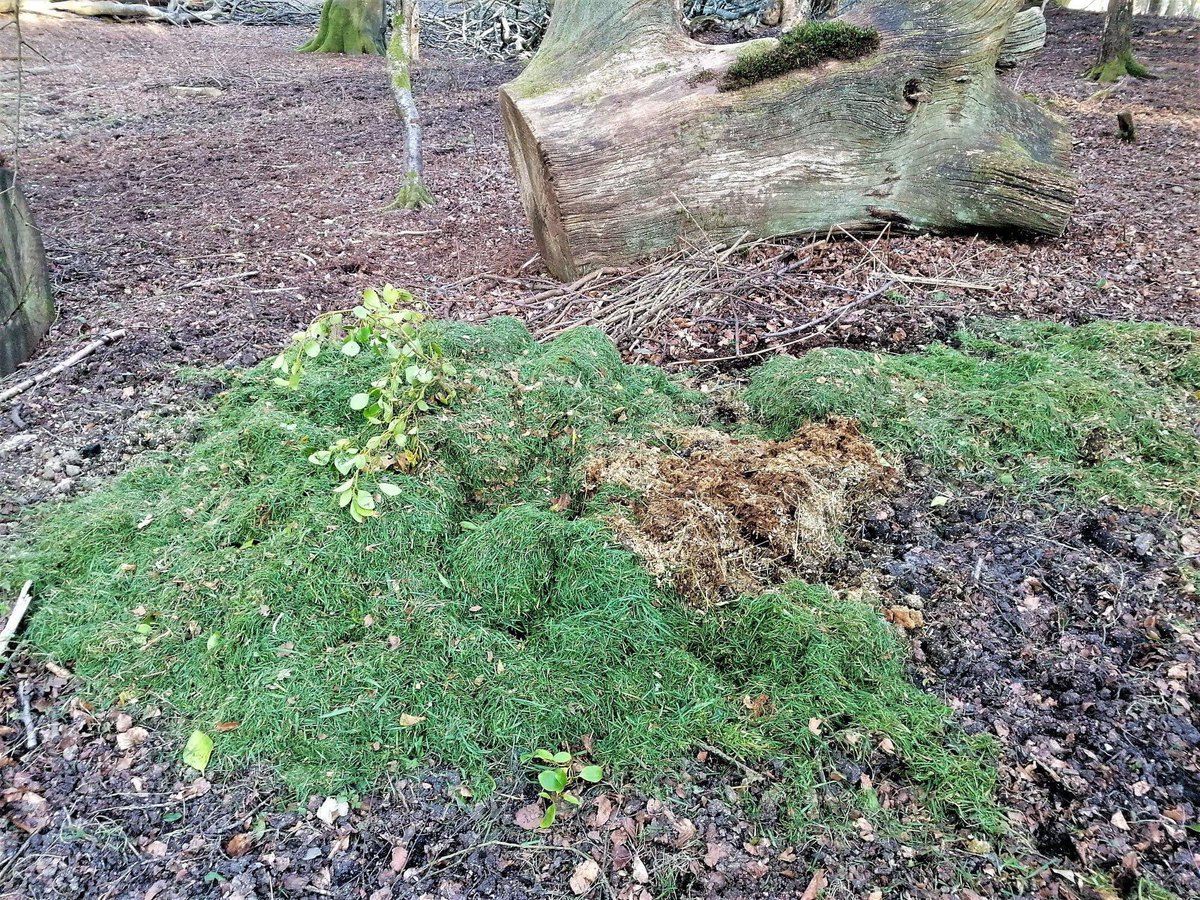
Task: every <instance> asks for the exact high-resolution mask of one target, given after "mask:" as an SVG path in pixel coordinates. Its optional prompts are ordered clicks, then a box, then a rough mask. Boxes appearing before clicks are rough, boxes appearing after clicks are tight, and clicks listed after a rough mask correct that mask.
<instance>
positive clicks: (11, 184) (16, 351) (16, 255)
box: [0, 167, 54, 375]
mask: <svg viewBox="0 0 1200 900" xmlns="http://www.w3.org/2000/svg"><path fill="white" fill-rule="evenodd" d="M53 322H54V298H53V297H52V296H51V293H50V279H49V277H48V276H47V274H46V253H45V250H44V249H43V248H42V236H41V232H39V231H38V229H37V226H36V225H34V224H33V219H32V216H31V215H30V213H29V207H28V206H27V205H26V203H25V197H24V196H23V195H22V194H21V189H20V188H19V187H17V185H16V183H15V181H14V180H13V174H12V172H11V171H9V170H8V169H6V168H2V167H0V375H7V374H9V373H10V372H12V371H14V370H15V369H16V368H17V366H19V365H20V364H21V363H23V362H24V361H25V360H27V359H28V358H29V357H30V356H31V355H32V354H33V351H34V350H35V349H36V348H37V345H38V343H39V342H40V341H41V339H42V338H43V337H45V335H46V332H47V331H49V330H50V326H51V324H53Z"/></svg>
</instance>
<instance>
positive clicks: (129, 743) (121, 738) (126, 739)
mask: <svg viewBox="0 0 1200 900" xmlns="http://www.w3.org/2000/svg"><path fill="white" fill-rule="evenodd" d="M149 736H150V732H148V731H147V730H146V729H145V728H142V727H140V726H138V725H134V726H132V727H131V728H128V729H126V730H125V731H122V732H121V733H119V734H118V735H117V749H118V750H132V749H133V748H134V747H136V746H138V745H139V744H142V743H145V741H146V738H148V737H149Z"/></svg>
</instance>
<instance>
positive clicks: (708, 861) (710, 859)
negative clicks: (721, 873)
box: [704, 841, 730, 869]
mask: <svg viewBox="0 0 1200 900" xmlns="http://www.w3.org/2000/svg"><path fill="white" fill-rule="evenodd" d="M729 851H730V847H729V845H728V844H716V843H713V842H712V841H709V842H708V847H707V848H706V850H705V853H704V864H705V865H706V866H708V867H709V868H710V869H715V868H716V867H717V863H719V862H720V861H721V860H723V859H724V858H725V857H727V856H728V855H729Z"/></svg>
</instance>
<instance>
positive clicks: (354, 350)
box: [342, 341, 362, 356]
mask: <svg viewBox="0 0 1200 900" xmlns="http://www.w3.org/2000/svg"><path fill="white" fill-rule="evenodd" d="M361 351H362V347H360V346H359V345H358V341H346V343H344V344H342V352H343V353H345V354H346V355H347V356H358V354H359V353H360V352H361Z"/></svg>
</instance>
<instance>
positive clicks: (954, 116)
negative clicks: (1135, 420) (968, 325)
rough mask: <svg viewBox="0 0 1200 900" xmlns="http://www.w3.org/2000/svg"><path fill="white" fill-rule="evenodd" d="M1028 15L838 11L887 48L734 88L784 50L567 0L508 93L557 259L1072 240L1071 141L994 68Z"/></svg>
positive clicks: (863, 1)
mask: <svg viewBox="0 0 1200 900" xmlns="http://www.w3.org/2000/svg"><path fill="white" fill-rule="evenodd" d="M1021 5H1022V4H1021V0H857V2H855V0H842V3H841V4H840V7H839V9H840V11H841V13H842V15H841V17H840V18H841V20H842V21H844V22H847V23H851V24H853V25H857V26H862V27H867V28H871V29H874V30H875V31H877V32H878V33H879V36H880V38H881V42H880V46H879V47H878V49H877V50H875V51H874V52H871V53H869V54H868V55H866V56H863V57H862V58H859V59H853V60H849V61H842V60H834V61H829V62H825V63H821V64H820V65H818V66H816V67H815V68H811V69H802V70H798V71H793V72H789V73H788V74H786V75H782V76H780V77H777V78H772V79H770V80H766V81H762V82H759V83H757V84H752V85H750V86H748V87H744V88H741V89H738V90H725V91H723V90H720V89H719V86H720V82H721V78H722V76H723V74H724V73H725V72H726V71H727V70H728V69H729V67H730V65H731V64H732V63H733V62H734V61H735V60H737V59H738V58H739V57H740V56H742V55H743V54H746V53H747V52H755V51H760V52H761V51H763V50H765V49H769V48H772V47H774V46H776V44H777V43H778V42H777V40H776V39H774V38H766V39H761V40H757V41H751V42H748V43H745V44H735V45H725V46H712V45H706V44H701V43H699V42H697V41H693V40H691V39H690V38H689V37H688V36H687V35H686V33H685V32H684V30H683V26H682V20H681V16H680V13H679V11H678V8H677V5H676V2H675V0H557V2H556V3H555V8H554V15H553V16H552V18H551V21H550V27H549V29H548V31H547V33H546V36H545V38H544V40H543V42H542V45H541V47H540V49H539V50H538V52H537V54H536V55H535V56H534V58H533V59H532V60H531V61H530V63H529V65H528V66H527V67H526V69H525V71H524V72H523V73H522V74H521V75H520V77H518V78H517V79H516V80H515V81H513V82H511V83H509V84H507V85H505V86H504V87H503V88H502V89H501V106H502V109H503V114H504V122H505V131H506V135H507V138H508V144H509V150H510V154H511V157H512V161H513V165H514V168H515V170H516V174H517V181H518V183H519V185H520V189H521V195H522V199H523V201H524V204H525V209H526V212H527V213H528V215H529V218H530V220H531V221H532V223H533V228H534V231H535V233H536V236H537V240H538V245H539V247H540V249H541V253H542V257H543V258H544V260H545V262H546V264H547V265H548V267H549V268H550V271H551V272H553V273H554V275H555V276H557V277H558V278H561V279H564V280H571V279H575V278H578V277H579V275H580V274H581V273H584V272H587V271H590V270H592V269H595V268H597V267H600V266H612V265H621V264H624V263H628V262H631V261H633V260H636V259H639V258H643V257H648V256H653V255H657V254H660V253H663V252H667V251H669V250H671V249H675V248H677V247H679V246H681V245H683V244H685V243H686V242H694V243H703V244H712V243H731V242H733V241H736V240H738V239H739V238H742V237H743V236H750V237H771V236H778V235H785V234H800V233H809V232H825V231H826V230H828V229H829V228H832V227H835V226H841V227H844V228H846V229H847V230H850V231H878V230H880V229H881V228H882V227H884V226H889V225H890V226H891V227H892V228H893V229H896V228H899V229H905V230H914V231H917V230H954V229H1015V230H1019V231H1025V232H1032V233H1036V234H1050V235H1058V234H1061V233H1062V232H1063V230H1064V229H1065V227H1066V225H1067V221H1068V219H1069V217H1070V214H1071V210H1072V207H1073V205H1074V201H1075V195H1076V189H1077V188H1076V181H1075V178H1074V176H1073V174H1072V172H1071V170H1070V168H1069V154H1070V149H1071V141H1070V135H1069V133H1068V131H1067V129H1066V127H1065V126H1064V124H1063V123H1062V121H1061V120H1059V119H1058V118H1056V117H1055V116H1053V115H1052V114H1050V113H1048V112H1046V111H1045V110H1043V109H1041V108H1040V107H1038V106H1037V105H1035V104H1033V103H1029V102H1027V101H1025V100H1023V99H1022V98H1021V97H1019V96H1018V95H1017V94H1015V93H1014V92H1013V91H1011V90H1010V89H1009V88H1007V87H1006V86H1005V85H1003V84H1002V83H1001V82H1000V80H999V78H998V76H997V73H996V64H997V61H998V60H999V57H1000V53H1001V48H1002V47H1004V45H1005V41H1006V38H1007V37H1008V34H1009V32H1010V30H1011V28H1012V27H1013V23H1014V20H1015V19H1016V18H1017V13H1018V12H1019V9H1020V7H1021ZM1022 21H1024V22H1028V18H1026V19H1023V20H1022Z"/></svg>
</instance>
